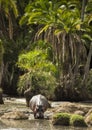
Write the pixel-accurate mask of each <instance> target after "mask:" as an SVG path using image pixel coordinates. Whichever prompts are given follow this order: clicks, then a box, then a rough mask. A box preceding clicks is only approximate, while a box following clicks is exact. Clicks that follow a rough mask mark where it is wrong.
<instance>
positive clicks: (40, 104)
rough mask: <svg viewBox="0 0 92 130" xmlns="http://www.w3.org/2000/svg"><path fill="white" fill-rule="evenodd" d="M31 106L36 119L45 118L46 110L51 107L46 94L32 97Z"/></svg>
mask: <svg viewBox="0 0 92 130" xmlns="http://www.w3.org/2000/svg"><path fill="white" fill-rule="evenodd" d="M29 107H30V108H31V110H32V111H33V113H34V118H35V119H43V118H44V112H45V111H46V110H47V108H49V107H50V104H49V102H48V100H47V99H46V97H45V96H43V95H41V94H38V95H35V96H33V97H32V98H31V100H30V102H29Z"/></svg>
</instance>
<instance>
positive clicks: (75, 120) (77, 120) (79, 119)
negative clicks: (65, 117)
mask: <svg viewBox="0 0 92 130" xmlns="http://www.w3.org/2000/svg"><path fill="white" fill-rule="evenodd" d="M70 124H71V125H73V126H78V127H80V126H81V127H87V124H86V123H85V121H84V117H83V116H81V115H77V114H73V115H72V116H71V118H70Z"/></svg>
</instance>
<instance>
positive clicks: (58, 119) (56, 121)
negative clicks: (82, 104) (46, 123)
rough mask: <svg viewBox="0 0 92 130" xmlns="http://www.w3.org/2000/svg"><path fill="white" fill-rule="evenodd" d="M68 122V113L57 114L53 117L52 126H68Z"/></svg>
mask: <svg viewBox="0 0 92 130" xmlns="http://www.w3.org/2000/svg"><path fill="white" fill-rule="evenodd" d="M69 122H70V114H69V113H57V114H55V115H54V116H53V120H52V123H53V125H65V126H68V125H69Z"/></svg>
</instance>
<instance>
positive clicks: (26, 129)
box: [0, 100, 92, 130]
mask: <svg viewBox="0 0 92 130" xmlns="http://www.w3.org/2000/svg"><path fill="white" fill-rule="evenodd" d="M53 104H54V103H53ZM58 104H60V102H56V103H55V104H54V106H55V105H56V106H57V105H58ZM90 105H91V106H92V104H90ZM14 109H18V110H20V109H21V110H23V111H25V110H26V111H27V110H28V108H27V107H26V105H25V101H24V100H16V101H15V100H14V101H5V104H4V105H0V113H1V111H2V112H6V111H7V112H8V111H10V110H14ZM0 130H92V127H90V128H83V127H82V128H77V127H68V126H65V127H63V126H53V125H52V123H51V121H50V120H46V119H44V120H35V119H31V120H8V119H2V120H0Z"/></svg>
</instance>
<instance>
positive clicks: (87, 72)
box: [83, 43, 92, 85]
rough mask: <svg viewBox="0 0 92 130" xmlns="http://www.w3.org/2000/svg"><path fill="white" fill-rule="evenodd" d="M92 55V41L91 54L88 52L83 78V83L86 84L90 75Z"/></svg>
mask: <svg viewBox="0 0 92 130" xmlns="http://www.w3.org/2000/svg"><path fill="white" fill-rule="evenodd" d="M91 57H92V43H91V45H90V49H89V54H88V57H87V62H86V65H85V73H84V78H83V84H84V85H86V82H87V77H88V74H89V69H90V62H91Z"/></svg>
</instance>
